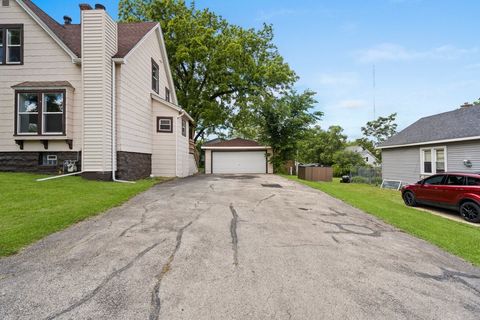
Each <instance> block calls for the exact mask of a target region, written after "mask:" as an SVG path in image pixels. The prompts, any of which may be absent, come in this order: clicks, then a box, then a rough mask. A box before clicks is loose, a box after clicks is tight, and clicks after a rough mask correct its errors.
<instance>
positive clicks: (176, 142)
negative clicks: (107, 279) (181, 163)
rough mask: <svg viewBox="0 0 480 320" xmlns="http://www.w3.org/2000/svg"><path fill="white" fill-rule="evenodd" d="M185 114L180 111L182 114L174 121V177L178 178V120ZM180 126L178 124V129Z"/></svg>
mask: <svg viewBox="0 0 480 320" xmlns="http://www.w3.org/2000/svg"><path fill="white" fill-rule="evenodd" d="M184 114H185V111H182V113H180V114H179V115H178V116H177V120H176V121H175V176H177V177H178V127H179V126H178V119H179V118H181V117H183V115H184ZM181 125H182V124H180V128H182V127H181Z"/></svg>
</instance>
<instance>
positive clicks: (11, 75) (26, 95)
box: [0, 0, 197, 180]
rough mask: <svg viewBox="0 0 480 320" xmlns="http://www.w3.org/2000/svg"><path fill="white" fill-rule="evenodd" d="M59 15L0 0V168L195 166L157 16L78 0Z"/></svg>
mask: <svg viewBox="0 0 480 320" xmlns="http://www.w3.org/2000/svg"><path fill="white" fill-rule="evenodd" d="M80 10H81V21H80V23H79V24H73V23H72V19H71V18H69V17H68V16H65V17H64V23H62V24H61V23H58V22H57V21H55V20H54V19H53V18H51V17H50V16H48V15H47V14H46V13H45V12H44V11H42V10H41V9H40V8H39V7H37V6H36V5H35V4H34V3H33V2H32V1H29V0H3V1H2V2H0V171H29V172H51V173H58V172H61V171H63V169H65V168H66V166H64V164H70V165H71V164H75V166H70V170H73V169H72V168H73V167H76V168H77V170H79V171H81V174H82V176H84V177H86V178H91V179H105V180H110V179H112V178H114V179H115V178H118V179H125V180H135V179H140V178H144V177H148V176H150V175H154V176H179V177H183V176H187V175H190V174H193V173H195V172H196V171H197V165H196V159H195V156H194V152H195V151H194V147H193V140H192V139H191V138H192V136H193V130H192V129H191V124H192V123H193V119H192V118H191V117H190V116H189V115H188V113H186V112H185V111H184V110H183V109H182V108H181V107H180V106H179V105H178V102H177V96H176V93H175V87H174V83H173V80H172V75H171V72H170V67H169V64H168V57H167V53H166V50H165V45H164V41H163V35H162V30H161V28H160V25H159V24H158V23H157V22H141V23H117V22H115V21H114V20H113V19H112V18H111V17H110V16H109V15H108V14H107V12H106V10H105V7H104V6H102V5H96V6H95V8H92V7H91V6H90V5H88V4H81V5H80Z"/></svg>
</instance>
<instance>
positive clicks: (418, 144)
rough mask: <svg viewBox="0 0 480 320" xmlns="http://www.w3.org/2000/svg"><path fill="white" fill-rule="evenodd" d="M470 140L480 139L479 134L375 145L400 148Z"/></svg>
mask: <svg viewBox="0 0 480 320" xmlns="http://www.w3.org/2000/svg"><path fill="white" fill-rule="evenodd" d="M472 140H480V136H472V137H465V138H455V139H444V140H433V141H425V142H415V143H406V144H397V145H394V146H385V147H377V149H394V148H402V147H414V146H423V145H429V144H438V143H448V142H462V141H472Z"/></svg>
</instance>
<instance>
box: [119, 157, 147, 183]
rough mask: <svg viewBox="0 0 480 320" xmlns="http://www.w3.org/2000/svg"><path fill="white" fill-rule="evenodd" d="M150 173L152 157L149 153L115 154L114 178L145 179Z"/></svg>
mask: <svg viewBox="0 0 480 320" xmlns="http://www.w3.org/2000/svg"><path fill="white" fill-rule="evenodd" d="M151 173H152V155H151V154H149V153H136V152H126V151H118V152H117V172H116V178H117V179H120V180H129V181H131V180H139V179H145V178H148V177H149V176H150V174H151Z"/></svg>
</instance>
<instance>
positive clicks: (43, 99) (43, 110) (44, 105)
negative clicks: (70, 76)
mask: <svg viewBox="0 0 480 320" xmlns="http://www.w3.org/2000/svg"><path fill="white" fill-rule="evenodd" d="M45 94H61V95H62V98H63V99H62V103H63V102H64V101H66V97H65V95H64V93H63V92H46V93H42V135H59V134H63V132H45V128H46V127H47V126H46V123H47V121H45V119H46V115H49V114H61V115H62V126H63V114H64V113H65V106H63V111H62V112H47V111H46V107H47V105H46V103H45ZM65 120H66V116H65Z"/></svg>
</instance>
